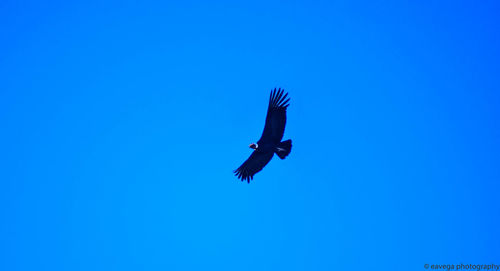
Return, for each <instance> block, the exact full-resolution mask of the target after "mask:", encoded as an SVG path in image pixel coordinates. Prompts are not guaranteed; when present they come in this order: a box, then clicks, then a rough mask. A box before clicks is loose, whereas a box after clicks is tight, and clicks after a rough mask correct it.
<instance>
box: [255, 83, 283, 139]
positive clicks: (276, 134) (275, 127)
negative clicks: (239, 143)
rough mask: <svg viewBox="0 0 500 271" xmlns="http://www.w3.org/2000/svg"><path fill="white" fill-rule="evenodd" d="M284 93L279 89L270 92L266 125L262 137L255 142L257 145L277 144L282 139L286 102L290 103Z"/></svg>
mask: <svg viewBox="0 0 500 271" xmlns="http://www.w3.org/2000/svg"><path fill="white" fill-rule="evenodd" d="M284 92H285V91H284V90H283V89H281V88H280V89H278V90H276V88H275V89H274V90H273V91H271V96H270V97H269V106H268V108H267V116H266V125H265V126H264V132H262V136H261V137H260V139H259V141H257V144H259V145H260V144H262V143H271V142H272V143H274V144H278V143H280V142H281V139H282V138H283V133H284V132H285V125H286V108H287V107H288V105H289V104H288V101H290V98H288V99H286V97H287V96H288V93H285V95H283V93H284ZM285 99H286V100H285Z"/></svg>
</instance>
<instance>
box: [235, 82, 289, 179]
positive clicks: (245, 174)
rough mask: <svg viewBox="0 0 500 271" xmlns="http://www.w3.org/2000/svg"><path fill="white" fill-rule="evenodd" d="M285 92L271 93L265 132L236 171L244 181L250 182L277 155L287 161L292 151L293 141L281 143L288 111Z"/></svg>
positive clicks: (251, 145) (276, 91)
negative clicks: (286, 158)
mask: <svg viewBox="0 0 500 271" xmlns="http://www.w3.org/2000/svg"><path fill="white" fill-rule="evenodd" d="M283 93H284V90H282V89H278V90H276V89H274V90H273V91H271V97H270V98H269V106H268V109H267V116H266V124H265V126H264V131H263V132H262V136H261V137H260V139H259V141H257V143H252V144H250V148H252V149H254V151H253V152H252V154H251V155H250V157H249V158H248V159H247V160H246V161H245V162H244V163H243V164H242V165H241V166H240V167H239V168H238V169H236V170H235V171H234V172H235V175H236V176H237V177H238V178H240V179H241V180H242V181H244V180H246V181H247V182H250V180H252V179H253V176H254V175H255V174H256V173H257V172H259V171H261V170H262V169H263V168H264V167H265V166H266V165H267V163H269V161H271V159H272V158H273V156H274V154H275V153H276V154H277V155H278V156H279V157H280V158H281V159H285V157H286V156H288V154H290V151H291V150H292V140H290V139H288V140H285V141H283V142H281V139H282V138H283V134H284V132H285V125H286V109H287V107H288V101H289V100H290V98H288V99H286V97H287V96H288V93H286V94H285V95H283Z"/></svg>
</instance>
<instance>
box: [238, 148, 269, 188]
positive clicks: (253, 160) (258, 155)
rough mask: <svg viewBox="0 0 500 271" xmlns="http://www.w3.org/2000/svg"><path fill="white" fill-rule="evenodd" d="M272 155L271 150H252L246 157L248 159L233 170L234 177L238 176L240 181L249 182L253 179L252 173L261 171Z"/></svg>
mask: <svg viewBox="0 0 500 271" xmlns="http://www.w3.org/2000/svg"><path fill="white" fill-rule="evenodd" d="M273 155H274V153H273V152H259V151H254V152H252V154H251V155H250V157H248V159H247V160H246V161H245V162H244V163H243V164H242V165H241V166H240V167H239V168H238V169H237V170H235V171H234V173H235V175H236V177H238V178H240V179H241V180H242V181H245V180H246V181H247V182H250V180H253V175H255V173H257V172H259V171H261V170H262V169H263V168H264V167H265V166H266V165H267V163H269V161H271V158H273Z"/></svg>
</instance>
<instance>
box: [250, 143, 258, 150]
mask: <svg viewBox="0 0 500 271" xmlns="http://www.w3.org/2000/svg"><path fill="white" fill-rule="evenodd" d="M248 147H250V149H254V150H256V149H257V148H258V147H259V145H257V143H252V144H250V146H248Z"/></svg>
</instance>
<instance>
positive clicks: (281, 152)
mask: <svg viewBox="0 0 500 271" xmlns="http://www.w3.org/2000/svg"><path fill="white" fill-rule="evenodd" d="M291 151H292V140H291V139H288V140H285V141H283V142H281V143H280V144H278V147H276V154H277V155H278V156H279V158H281V159H285V157H287V156H288V155H289V154H290V152H291Z"/></svg>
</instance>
